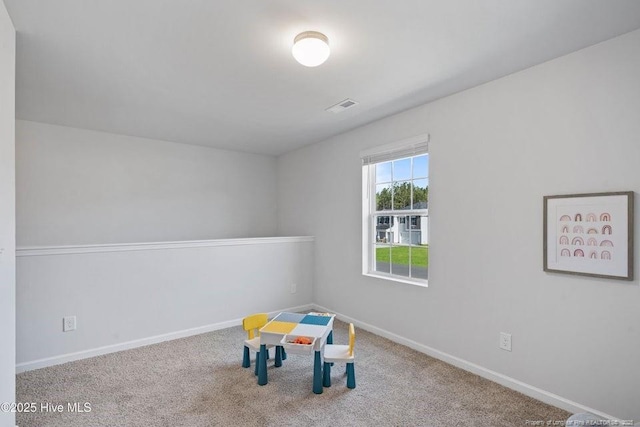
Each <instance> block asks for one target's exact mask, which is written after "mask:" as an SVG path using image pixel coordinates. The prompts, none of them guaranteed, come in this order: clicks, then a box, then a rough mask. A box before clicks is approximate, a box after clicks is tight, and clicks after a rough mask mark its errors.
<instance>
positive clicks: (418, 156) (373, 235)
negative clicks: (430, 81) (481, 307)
mask: <svg viewBox="0 0 640 427" xmlns="http://www.w3.org/2000/svg"><path fill="white" fill-rule="evenodd" d="M427 142H428V135H424V136H420V137H416V138H413V139H411V140H408V141H404V142H401V143H397V144H392V145H389V146H384V147H381V148H379V149H376V150H372V151H370V152H366V153H363V154H362V161H363V168H362V177H363V246H362V247H363V274H366V275H373V276H377V277H383V278H388V279H391V280H399V281H403V282H411V283H415V284H420V285H426V283H427V276H428V274H427V273H428V268H429V243H428V242H429V240H428V239H429V228H428V222H429V209H428V207H429V204H428V203H429V154H428V152H427Z"/></svg>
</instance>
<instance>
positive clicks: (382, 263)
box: [373, 244, 391, 273]
mask: <svg viewBox="0 0 640 427" xmlns="http://www.w3.org/2000/svg"><path fill="white" fill-rule="evenodd" d="M373 250H374V251H376V258H375V261H374V264H375V265H374V271H377V272H381V273H391V264H390V263H389V259H390V256H391V255H390V254H391V246H389V245H381V244H377V245H375V246H374V247H373Z"/></svg>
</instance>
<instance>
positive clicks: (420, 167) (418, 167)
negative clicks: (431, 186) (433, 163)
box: [413, 154, 429, 178]
mask: <svg viewBox="0 0 640 427" xmlns="http://www.w3.org/2000/svg"><path fill="white" fill-rule="evenodd" d="M428 176H429V155H428V154H425V155H424V156H418V157H414V158H413V178H427V177H428Z"/></svg>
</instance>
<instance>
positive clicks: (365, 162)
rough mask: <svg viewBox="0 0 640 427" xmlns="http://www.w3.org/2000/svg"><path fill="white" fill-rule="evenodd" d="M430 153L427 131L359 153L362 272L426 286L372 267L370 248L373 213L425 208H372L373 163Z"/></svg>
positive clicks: (408, 212)
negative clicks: (360, 166)
mask: <svg viewBox="0 0 640 427" xmlns="http://www.w3.org/2000/svg"><path fill="white" fill-rule="evenodd" d="M428 153H429V134H422V135H417V136H414V137H412V138H408V139H404V140H402V141H397V142H394V143H391V144H386V145H383V146H380V147H377V148H373V149H370V150H365V151H362V152H361V153H360V157H361V159H362V274H363V275H364V276H370V277H376V278H379V279H386V280H391V281H394V282H400V283H408V284H411V285H417V286H423V287H427V286H428V283H429V280H428V279H427V280H424V279H418V278H413V277H405V276H400V275H394V274H391V273H384V272H380V271H375V270H373V266H374V261H375V260H374V257H375V251H373V250H372V248H373V242H372V240H371V239H372V238H373V234H374V233H373V229H374V227H375V224H374V218H375V216H376V215H378V216H379V215H389V216H395V215H402V216H411V215H426V216H427V217H428V216H429V212H428V211H429V210H428V209H415V210H389V211H384V212H376V210H375V203H376V199H375V167H372V166H373V165H375V164H378V163H382V162H386V161H390V160H397V159H401V158H405V157H413V156H418V155H421V154H428Z"/></svg>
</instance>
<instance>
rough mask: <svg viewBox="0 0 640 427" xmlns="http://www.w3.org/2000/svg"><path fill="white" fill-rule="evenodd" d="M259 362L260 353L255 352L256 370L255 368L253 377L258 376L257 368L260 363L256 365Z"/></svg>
mask: <svg viewBox="0 0 640 427" xmlns="http://www.w3.org/2000/svg"><path fill="white" fill-rule="evenodd" d="M259 360H260V352H259V351H256V368H255V372H254V374H255V375H258V369H260V368H259V366H258V365H259V364H260V363H258V361H259Z"/></svg>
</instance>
